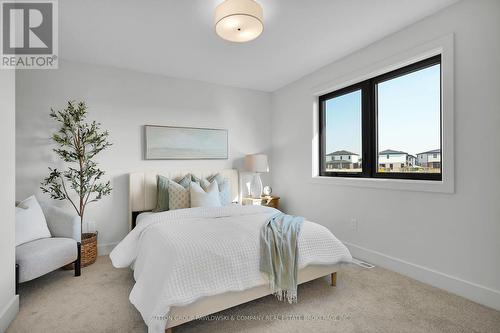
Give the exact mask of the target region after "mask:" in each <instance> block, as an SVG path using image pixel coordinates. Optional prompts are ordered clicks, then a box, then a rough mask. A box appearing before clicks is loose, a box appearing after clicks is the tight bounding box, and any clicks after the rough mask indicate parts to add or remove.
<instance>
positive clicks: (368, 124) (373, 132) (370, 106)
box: [318, 54, 443, 181]
mask: <svg viewBox="0 0 500 333" xmlns="http://www.w3.org/2000/svg"><path fill="white" fill-rule="evenodd" d="M438 64H439V65H440V68H441V74H440V101H439V141H440V142H439V145H440V147H439V149H440V153H441V163H440V166H439V168H440V172H439V173H418V172H415V173H413V172H378V156H377V152H378V110H377V85H378V84H379V83H382V82H384V81H388V80H392V79H395V78H397V77H400V76H404V75H407V74H410V73H413V72H416V71H419V70H422V69H425V68H428V67H431V66H434V65H438ZM442 86H443V77H442V60H441V54H439V55H436V56H433V57H430V58H427V59H424V60H421V61H418V62H415V63H412V64H410V65H407V66H404V67H401V68H398V69H396V70H392V71H390V72H387V73H384V74H381V75H378V76H376V77H373V78H370V79H367V80H364V81H362V82H358V83H355V84H353V85H350V86H348V87H345V88H342V89H339V90H336V91H332V92H330V93H327V94H324V95H321V96H319V97H318V105H319V117H318V118H319V163H318V165H319V175H320V176H325V177H351V178H383V179H408V180H431V181H442V179H443V105H442V99H443V91H442ZM358 90H360V91H361V150H362V152H361V159H362V161H361V166H362V171H361V172H349V171H326V161H325V156H326V155H325V154H326V149H325V148H326V135H325V127H326V112H325V111H326V102H327V101H328V100H330V99H332V98H335V97H339V96H343V95H346V94H349V93H352V92H355V91H358Z"/></svg>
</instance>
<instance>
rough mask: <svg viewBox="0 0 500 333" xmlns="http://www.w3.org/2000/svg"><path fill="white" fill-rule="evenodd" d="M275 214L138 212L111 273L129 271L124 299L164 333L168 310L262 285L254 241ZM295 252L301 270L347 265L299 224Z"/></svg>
mask: <svg viewBox="0 0 500 333" xmlns="http://www.w3.org/2000/svg"><path fill="white" fill-rule="evenodd" d="M277 212H278V211H277V210H276V209H274V208H268V207H262V206H239V205H230V206H225V207H199V208H188V209H179V210H172V211H167V212H162V213H144V214H141V215H140V216H139V218H138V221H137V226H136V227H135V228H134V229H133V230H132V231H131V232H130V233H129V234H128V235H127V236H126V237H125V238H124V239H123V240H122V241H121V242H120V243H119V244H118V245H117V246H116V247H115V248H114V249H113V251H112V252H111V254H110V257H111V260H112V262H113V265H114V266H115V267H127V266H130V265H133V268H134V278H135V281H136V283H135V285H134V287H133V289H132V291H131V293H130V301H131V302H132V304H134V305H135V307H136V308H137V309H138V310H139V312H140V313H141V315H142V317H143V319H144V321H145V322H146V324H147V325H148V329H149V332H154V333H156V332H162V333H163V332H164V330H165V325H166V323H167V314H168V312H169V310H170V308H171V307H172V306H180V305H186V304H189V303H192V302H194V301H196V300H197V299H199V298H201V297H204V296H210V295H216V294H221V293H225V292H228V291H241V290H245V289H249V288H252V287H255V286H258V285H263V284H266V283H268V282H267V278H266V277H265V275H264V274H262V273H261V272H260V271H259V255H260V252H259V246H260V242H259V235H260V228H261V227H262V225H263V224H264V223H265V222H266V221H267V220H268V218H270V217H271V216H272V215H274V214H276V213H277ZM298 246H299V251H298V253H299V268H304V267H306V266H308V265H311V264H320V265H321V264H336V263H339V262H350V261H351V259H352V257H351V254H350V253H349V251H348V250H347V248H346V247H345V246H344V245H343V244H342V243H341V242H340V241H339V240H337V238H335V236H334V235H333V234H332V233H331V232H330V231H329V230H328V229H327V228H325V227H323V226H321V225H319V224H316V223H313V222H308V221H305V222H304V224H303V226H302V229H301V232H300V235H299V244H298ZM299 301H300V299H299Z"/></svg>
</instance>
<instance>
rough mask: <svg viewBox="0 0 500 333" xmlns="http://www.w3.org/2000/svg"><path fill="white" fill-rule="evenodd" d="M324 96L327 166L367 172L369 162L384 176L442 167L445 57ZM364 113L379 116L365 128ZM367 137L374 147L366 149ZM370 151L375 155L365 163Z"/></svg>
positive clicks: (372, 171)
mask: <svg viewBox="0 0 500 333" xmlns="http://www.w3.org/2000/svg"><path fill="white" fill-rule="evenodd" d="M429 60H431V59H429ZM365 93H366V95H364V94H365ZM370 94H371V95H370ZM367 96H368V97H367ZM320 100H321V101H322V105H321V112H322V119H323V120H322V126H323V127H322V133H321V138H322V140H323V141H322V145H323V146H322V153H323V157H322V158H323V159H324V160H323V161H322V168H323V169H322V170H323V171H322V172H326V173H332V174H330V175H334V174H335V173H343V174H345V173H350V174H356V173H358V174H360V175H361V173H363V176H364V177H365V174H366V172H364V170H363V167H365V168H366V167H367V165H369V166H370V167H369V170H368V174H371V175H373V174H376V175H378V176H382V174H388V173H399V174H401V173H414V174H440V173H441V168H442V165H441V64H440V58H439V59H436V60H435V61H434V62H431V63H430V64H423V65H422V66H421V67H416V68H413V67H412V68H410V69H409V70H407V71H403V72H402V73H400V72H397V73H388V75H382V76H380V77H377V78H373V79H371V80H367V81H365V82H361V83H360V84H357V85H354V86H352V88H346V89H343V90H340V91H338V92H333V93H331V94H329V95H325V96H322V97H321V98H320ZM367 100H368V101H369V102H366V101H367ZM372 114H374V117H372V116H371V115H372ZM363 117H367V118H368V119H369V118H372V119H373V120H370V121H368V122H367V124H369V126H366V127H365V128H363V121H365V120H363ZM363 138H364V139H363ZM363 142H364V143H365V144H366V145H368V146H370V149H371V150H367V151H364V149H365V147H363ZM369 151H371V152H375V153H369ZM367 154H373V155H371V156H373V157H371V158H370V161H368V162H367V163H368V164H366V163H365V164H364V163H363V156H368V155H367Z"/></svg>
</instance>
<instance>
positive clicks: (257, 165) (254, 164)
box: [245, 154, 269, 172]
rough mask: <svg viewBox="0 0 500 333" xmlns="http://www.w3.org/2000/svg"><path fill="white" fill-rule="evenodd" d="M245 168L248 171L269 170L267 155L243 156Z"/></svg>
mask: <svg viewBox="0 0 500 333" xmlns="http://www.w3.org/2000/svg"><path fill="white" fill-rule="evenodd" d="M245 169H246V170H247V171H250V172H269V164H268V163H267V155H264V154H253V155H247V156H245Z"/></svg>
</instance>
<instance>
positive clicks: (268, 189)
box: [262, 185, 273, 196]
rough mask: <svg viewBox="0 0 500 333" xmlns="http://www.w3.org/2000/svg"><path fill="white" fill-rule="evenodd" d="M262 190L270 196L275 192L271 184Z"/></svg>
mask: <svg viewBox="0 0 500 333" xmlns="http://www.w3.org/2000/svg"><path fill="white" fill-rule="evenodd" d="M262 192H263V193H264V195H267V196H269V195H271V194H272V193H273V188H272V187H271V186H269V185H267V186H264V190H263V191H262Z"/></svg>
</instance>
